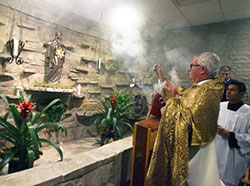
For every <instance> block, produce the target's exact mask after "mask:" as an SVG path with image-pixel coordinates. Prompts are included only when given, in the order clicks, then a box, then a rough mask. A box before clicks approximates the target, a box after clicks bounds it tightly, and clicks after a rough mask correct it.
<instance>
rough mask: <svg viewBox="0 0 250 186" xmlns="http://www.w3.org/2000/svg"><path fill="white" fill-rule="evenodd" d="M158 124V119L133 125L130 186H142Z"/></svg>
mask: <svg viewBox="0 0 250 186" xmlns="http://www.w3.org/2000/svg"><path fill="white" fill-rule="evenodd" d="M159 123H160V119H147V120H142V121H139V122H136V123H135V126H134V134H133V157H132V175H131V181H130V186H144V180H145V177H146V173H147V169H148V165H149V158H150V152H151V151H152V149H153V147H154V142H155V138H156V135H157V129H158V126H159Z"/></svg>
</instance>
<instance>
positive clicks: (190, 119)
mask: <svg viewBox="0 0 250 186" xmlns="http://www.w3.org/2000/svg"><path fill="white" fill-rule="evenodd" d="M224 80H225V78H218V79H215V80H211V81H207V82H205V83H203V84H201V85H197V84H193V85H192V87H191V88H190V89H187V90H185V91H184V92H183V93H182V95H181V96H180V97H178V98H171V99H169V100H168V101H167V103H166V109H165V111H164V113H163V115H162V118H161V121H160V126H159V129H158V134H157V138H156V141H155V145H154V149H153V154H152V158H151V162H150V166H149V169H148V173H147V177H146V183H145V185H146V186H182V185H183V184H184V183H185V182H186V180H187V177H188V155H189V148H188V147H189V145H191V146H201V145H206V144H208V143H209V142H211V141H212V140H213V139H214V138H215V135H216V132H217V119H218V114H219V108H220V100H221V98H222V95H223V92H224ZM190 142H191V144H189V143H190ZM201 171H202V170H201Z"/></svg>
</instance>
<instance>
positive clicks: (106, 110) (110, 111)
mask: <svg viewBox="0 0 250 186" xmlns="http://www.w3.org/2000/svg"><path fill="white" fill-rule="evenodd" d="M97 104H98V106H95V107H92V108H90V109H88V110H87V111H86V112H88V111H89V110H92V111H93V110H95V111H97V113H98V114H97V118H96V119H95V121H94V123H93V124H94V126H96V127H97V131H98V132H99V133H100V134H101V135H102V144H103V142H104V140H105V139H106V138H107V139H110V138H113V139H114V140H117V139H120V138H122V137H123V135H124V134H125V129H126V128H128V129H130V130H131V131H133V125H132V124H131V123H130V121H129V116H130V114H131V113H132V106H133V102H132V100H131V99H130V98H129V96H128V95H123V94H121V93H117V94H114V95H113V96H110V97H109V98H108V99H104V98H102V97H99V98H98V101H97ZM86 112H85V114H86Z"/></svg>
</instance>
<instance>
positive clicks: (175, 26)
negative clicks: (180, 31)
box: [163, 21, 190, 29]
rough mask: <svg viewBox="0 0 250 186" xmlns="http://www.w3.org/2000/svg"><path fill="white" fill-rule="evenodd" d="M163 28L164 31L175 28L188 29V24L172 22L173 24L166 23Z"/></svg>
mask: <svg viewBox="0 0 250 186" xmlns="http://www.w3.org/2000/svg"><path fill="white" fill-rule="evenodd" d="M163 26H164V29H175V28H182V27H189V26H190V24H189V23H188V22H187V21H173V22H168V23H167V24H165V25H163Z"/></svg>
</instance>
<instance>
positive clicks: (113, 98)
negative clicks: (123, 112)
mask: <svg viewBox="0 0 250 186" xmlns="http://www.w3.org/2000/svg"><path fill="white" fill-rule="evenodd" d="M117 101H118V98H117V97H112V98H111V107H112V110H114V108H115V104H116V102H117Z"/></svg>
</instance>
